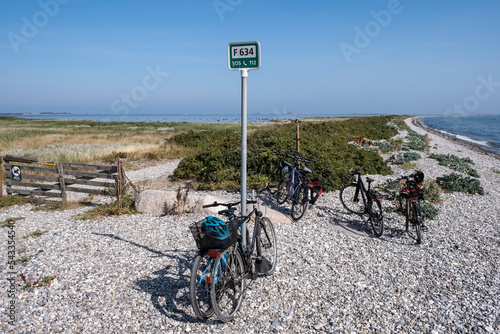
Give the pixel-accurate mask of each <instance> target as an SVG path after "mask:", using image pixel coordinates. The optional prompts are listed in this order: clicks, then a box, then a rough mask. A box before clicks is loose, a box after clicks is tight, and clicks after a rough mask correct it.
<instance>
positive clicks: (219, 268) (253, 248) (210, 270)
mask: <svg viewBox="0 0 500 334" xmlns="http://www.w3.org/2000/svg"><path fill="white" fill-rule="evenodd" d="M248 203H249V204H254V206H253V210H252V211H251V212H250V213H249V214H248V215H246V216H233V218H232V219H230V220H229V221H228V222H227V223H226V224H224V225H223V226H225V227H226V229H227V231H228V233H226V230H225V229H224V228H222V224H220V222H218V224H217V225H216V226H215V228H214V230H213V231H212V232H211V233H206V235H202V233H203V232H202V231H201V225H202V224H203V223H201V224H200V222H197V223H195V224H193V225H194V226H195V228H194V230H196V231H199V233H197V232H193V236H194V237H195V240H199V241H197V245H198V248H200V247H202V246H203V245H202V243H203V242H202V240H203V239H206V241H207V242H208V244H209V245H210V244H211V245H215V246H216V247H211V246H208V245H207V246H208V247H207V246H205V247H206V248H205V249H204V250H202V251H201V252H203V254H205V253H206V256H205V257H206V258H209V259H210V260H207V261H206V262H207V263H208V261H210V264H206V265H204V266H198V267H197V266H196V260H195V268H193V271H195V272H197V274H196V275H194V274H192V281H191V287H193V285H194V286H195V287H194V288H191V292H192V293H194V294H195V295H196V296H195V297H194V298H193V297H192V298H191V302H192V304H193V309H194V310H195V313H196V315H197V316H198V317H199V318H200V319H206V318H208V317H210V316H211V315H212V314H213V313H215V315H216V316H217V317H218V318H219V320H220V321H223V322H228V321H231V320H232V319H233V318H234V315H235V314H236V312H237V311H238V310H239V308H240V307H241V303H242V301H243V296H244V292H245V287H246V282H245V280H246V279H247V278H252V279H254V278H256V277H257V275H258V274H263V275H270V274H272V273H273V272H274V270H275V267H276V258H277V246H276V234H275V231H274V227H273V225H272V223H271V221H270V220H269V218H267V217H262V212H261V211H259V210H258V208H257V207H256V205H255V204H256V203H257V202H256V201H255V200H253V199H252V200H251V201H248ZM238 204H240V202H235V203H225V204H223V203H217V202H214V203H213V204H209V205H205V206H204V207H215V206H220V205H222V206H226V207H228V210H232V208H233V207H234V206H235V205H238ZM223 211H224V210H223ZM231 214H233V215H234V211H232V212H231ZM251 220H254V225H253V229H246V228H247V223H250V221H251ZM193 225H192V226H193ZM197 226H200V228H197ZM191 230H192V231H193V228H192V229H191ZM249 232H252V237H250V233H249ZM207 235H210V236H213V237H211V238H212V240H210V238H207ZM243 235H246V238H245V239H246V242H243V237H242V236H243ZM223 237H225V238H223ZM213 238H220V239H217V240H223V239H224V242H225V244H224V245H222V244H221V243H219V242H218V241H214V240H213ZM221 246H223V247H221ZM200 249H203V248H200ZM200 256H201V255H200ZM200 262H201V260H200ZM193 282H194V283H193ZM198 290H200V291H202V293H199V294H198V293H197V292H193V291H198ZM207 295H209V296H210V299H209V300H210V302H209V303H206V300H207ZM202 301H203V302H202ZM196 308H198V311H199V313H197V312H198V311H197V310H196ZM202 310H203V311H202ZM200 315H201V316H200Z"/></svg>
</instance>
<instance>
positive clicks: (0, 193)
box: [0, 156, 4, 198]
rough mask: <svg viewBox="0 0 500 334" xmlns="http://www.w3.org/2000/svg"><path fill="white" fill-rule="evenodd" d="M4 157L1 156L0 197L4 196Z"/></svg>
mask: <svg viewBox="0 0 500 334" xmlns="http://www.w3.org/2000/svg"><path fill="white" fill-rule="evenodd" d="M3 171H4V168H3V157H2V156H0V198H2V197H3Z"/></svg>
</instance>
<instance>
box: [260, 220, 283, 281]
mask: <svg viewBox="0 0 500 334" xmlns="http://www.w3.org/2000/svg"><path fill="white" fill-rule="evenodd" d="M259 225H260V235H259V238H258V244H257V256H259V257H262V262H261V264H259V265H261V266H262V268H263V269H262V270H260V271H259V272H261V273H262V274H264V275H271V274H272V273H273V272H274V269H275V268H276V256H277V252H278V251H277V246H276V233H275V232H274V226H273V224H272V223H271V220H270V219H269V218H267V217H262V218H260V219H259Z"/></svg>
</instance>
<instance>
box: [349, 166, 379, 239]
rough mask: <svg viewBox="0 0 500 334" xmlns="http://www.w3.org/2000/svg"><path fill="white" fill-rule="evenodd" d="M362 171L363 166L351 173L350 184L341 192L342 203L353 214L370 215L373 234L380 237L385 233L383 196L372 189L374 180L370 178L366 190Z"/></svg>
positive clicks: (367, 179) (367, 180)
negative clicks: (381, 201)
mask: <svg viewBox="0 0 500 334" xmlns="http://www.w3.org/2000/svg"><path fill="white" fill-rule="evenodd" d="M362 169H363V166H361V167H360V168H359V169H357V170H355V171H352V172H351V177H350V179H349V183H347V184H345V185H344V186H343V187H342V189H341V190H340V201H341V202H342V205H343V206H344V207H345V208H346V209H347V210H349V211H350V212H352V213H356V214H358V215H364V214H368V220H369V221H370V224H371V226H372V229H373V234H375V235H376V236H377V237H380V236H381V235H382V234H383V233H384V216H383V212H382V204H381V203H380V200H381V199H382V196H381V195H380V194H378V193H377V192H376V191H375V190H373V189H371V183H372V182H373V181H374V179H372V178H370V177H367V178H366V182H368V189H366V188H365V185H364V183H363V180H362V178H361V170H362ZM356 176H357V177H356Z"/></svg>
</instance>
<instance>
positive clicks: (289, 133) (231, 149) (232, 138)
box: [169, 116, 397, 191]
mask: <svg viewBox="0 0 500 334" xmlns="http://www.w3.org/2000/svg"><path fill="white" fill-rule="evenodd" d="M391 119H392V118H391V117H389V116H386V117H359V118H352V119H348V120H346V121H337V122H333V121H327V122H305V123H302V124H301V125H300V138H301V141H300V149H301V153H302V154H303V155H305V156H307V157H309V158H311V159H312V162H311V163H309V164H307V166H308V167H309V168H310V169H311V170H312V171H313V175H312V178H318V179H320V180H321V182H322V184H323V188H324V189H325V191H329V190H332V189H340V187H341V186H342V183H343V181H344V180H345V178H347V177H348V176H349V169H351V168H354V167H357V166H360V165H364V170H365V171H366V172H367V173H369V174H384V175H387V174H390V173H392V171H391V169H390V168H389V167H388V166H387V165H386V163H385V162H384V161H383V159H382V158H381V157H380V156H379V155H378V154H377V153H376V152H373V151H367V150H363V149H359V148H358V147H357V146H355V145H351V144H349V143H348V142H349V141H352V140H354V139H355V138H356V137H363V138H370V139H372V140H382V139H385V140H388V139H390V138H391V137H393V136H394V135H396V134H397V130H396V129H395V128H394V127H390V126H388V123H389V121H390V120H391ZM295 136H296V128H295V124H284V125H277V126H275V127H272V128H263V129H256V130H255V131H253V132H251V133H249V134H248V139H247V150H248V152H247V170H248V172H247V175H248V179H247V185H248V187H249V188H258V187H260V186H262V185H264V184H265V183H266V180H267V179H268V177H269V175H270V173H271V172H272V170H273V167H274V166H275V165H276V164H277V163H278V156H276V155H275V154H274V153H273V151H280V152H283V151H295V145H296V144H295ZM169 140H170V141H171V142H172V143H175V144H178V145H185V146H186V147H189V148H193V149H196V153H194V154H193V155H191V156H189V157H187V158H185V159H183V160H182V161H181V162H180V163H179V166H178V167H177V169H176V170H175V171H174V179H177V180H179V179H193V178H195V179H196V180H197V181H198V182H199V186H198V189H200V190H203V189H205V190H215V189H237V188H239V184H240V179H241V174H240V165H241V148H240V133H238V132H236V131H234V130H231V131H229V130H227V131H226V130H221V131H201V132H194V131H189V132H185V133H183V134H179V135H176V136H174V137H172V138H171V139H169Z"/></svg>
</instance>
